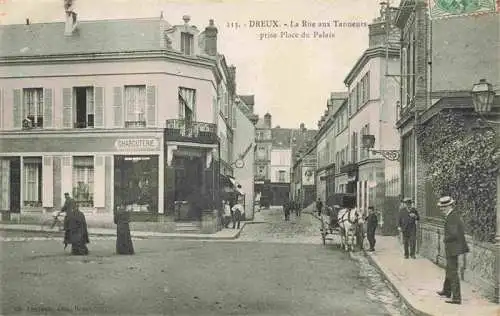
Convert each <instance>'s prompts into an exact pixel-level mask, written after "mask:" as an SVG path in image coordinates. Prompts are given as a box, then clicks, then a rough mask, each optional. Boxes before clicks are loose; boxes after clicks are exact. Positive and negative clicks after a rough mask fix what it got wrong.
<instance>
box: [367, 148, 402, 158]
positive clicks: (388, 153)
mask: <svg viewBox="0 0 500 316" xmlns="http://www.w3.org/2000/svg"><path fill="white" fill-rule="evenodd" d="M369 150H370V151H371V152H372V153H374V154H381V155H382V157H384V158H385V159H387V160H390V161H398V160H399V157H400V155H401V152H400V151H399V150H377V149H369Z"/></svg>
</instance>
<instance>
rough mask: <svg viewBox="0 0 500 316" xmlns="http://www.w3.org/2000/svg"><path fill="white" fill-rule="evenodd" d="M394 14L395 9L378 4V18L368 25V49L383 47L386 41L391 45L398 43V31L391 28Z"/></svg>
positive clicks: (384, 3)
mask: <svg viewBox="0 0 500 316" xmlns="http://www.w3.org/2000/svg"><path fill="white" fill-rule="evenodd" d="M395 14H396V9H395V8H391V7H389V4H388V3H387V2H385V1H383V2H381V3H380V16H379V17H378V18H376V19H375V20H374V21H373V23H372V24H370V25H368V29H369V30H368V46H369V48H373V47H379V46H385V45H386V42H387V41H388V40H389V41H390V42H391V44H393V42H394V43H396V42H399V30H398V28H397V27H394V26H391V22H392V21H394V18H395ZM388 28H389V29H388ZM387 38H388V40H387Z"/></svg>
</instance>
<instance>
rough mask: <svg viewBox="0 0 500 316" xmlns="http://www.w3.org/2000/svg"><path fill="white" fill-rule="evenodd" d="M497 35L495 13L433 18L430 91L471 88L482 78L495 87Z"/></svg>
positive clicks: (499, 56) (499, 31)
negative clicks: (440, 18)
mask: <svg viewBox="0 0 500 316" xmlns="http://www.w3.org/2000/svg"><path fill="white" fill-rule="evenodd" d="M478 34H481V36H478ZM499 38H500V28H499V17H498V13H496V14H495V13H492V14H485V15H480V16H463V17H453V18H448V19H442V20H434V21H432V91H433V92H434V91H450V90H451V91H470V89H472V85H473V84H474V83H476V82H478V81H479V79H481V78H485V79H487V80H488V81H489V82H490V83H492V84H493V85H494V86H496V85H497V84H498V83H499V80H500V72H499V65H500V54H498V51H499V44H498V43H499V41H498V39H499ZM457 65H460V66H459V67H457ZM496 89H497V91H498V86H496Z"/></svg>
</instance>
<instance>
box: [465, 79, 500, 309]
mask: <svg viewBox="0 0 500 316" xmlns="http://www.w3.org/2000/svg"><path fill="white" fill-rule="evenodd" d="M471 95H472V103H473V104H474V110H475V111H476V113H477V114H479V117H480V122H481V123H483V124H484V123H486V124H487V125H488V127H490V128H493V127H496V128H495V129H494V130H495V131H496V139H497V146H500V140H499V137H498V134H499V132H500V129H499V128H498V126H499V125H498V124H499V123H500V122H498V121H490V120H487V119H485V118H484V116H483V115H485V114H492V105H493V101H494V99H495V91H494V90H493V86H492V85H491V83H489V82H487V81H486V79H481V80H479V82H478V83H476V84H474V85H473V86H472V91H471ZM494 124H496V126H493V125H494ZM499 196H500V173H497V199H496V200H497V205H496V209H497V214H496V216H497V223H496V236H495V241H496V242H495V244H496V275H497V280H496V283H497V284H496V286H497V287H498V286H499V284H500V199H499V198H498V197H499ZM499 295H500V293H498V292H497V293H496V296H497V297H496V300H497V302H498V300H499Z"/></svg>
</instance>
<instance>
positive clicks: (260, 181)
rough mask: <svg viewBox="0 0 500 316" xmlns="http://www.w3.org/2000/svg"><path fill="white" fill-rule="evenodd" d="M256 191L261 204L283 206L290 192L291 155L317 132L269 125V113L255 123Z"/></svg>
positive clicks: (270, 118)
mask: <svg viewBox="0 0 500 316" xmlns="http://www.w3.org/2000/svg"><path fill="white" fill-rule="evenodd" d="M255 132H256V143H257V147H256V151H255V190H256V192H261V193H262V198H263V204H264V205H282V204H283V203H284V202H285V201H286V200H287V199H289V198H290V197H291V195H290V183H291V178H292V177H291V171H292V166H293V162H294V161H295V159H294V155H295V153H296V152H297V150H298V148H299V147H301V146H302V144H303V143H304V142H306V141H312V139H313V137H314V134H315V133H316V131H314V130H307V129H306V128H305V126H304V124H301V127H300V128H299V129H290V128H281V127H279V126H276V127H274V128H273V127H272V116H271V114H269V113H266V114H265V115H264V119H263V120H262V119H259V120H258V122H257V124H256V129H255Z"/></svg>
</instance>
